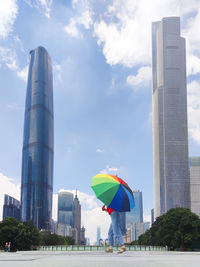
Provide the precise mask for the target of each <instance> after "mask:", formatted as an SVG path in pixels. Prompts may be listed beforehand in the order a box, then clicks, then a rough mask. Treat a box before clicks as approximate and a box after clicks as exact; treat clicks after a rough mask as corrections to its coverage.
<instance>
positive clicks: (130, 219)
mask: <svg viewBox="0 0 200 267" xmlns="http://www.w3.org/2000/svg"><path fill="white" fill-rule="evenodd" d="M133 195H134V200H135V207H134V208H133V209H132V210H131V211H130V212H126V226H127V227H129V226H130V224H132V223H136V222H141V223H142V222H143V202H142V192H140V191H133Z"/></svg>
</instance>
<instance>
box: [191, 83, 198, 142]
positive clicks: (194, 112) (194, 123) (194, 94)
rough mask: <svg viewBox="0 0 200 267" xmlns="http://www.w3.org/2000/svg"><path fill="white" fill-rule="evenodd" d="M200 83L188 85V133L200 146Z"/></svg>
mask: <svg viewBox="0 0 200 267" xmlns="http://www.w3.org/2000/svg"><path fill="white" fill-rule="evenodd" d="M199 118H200V81H192V82H191V83H189V84H188V131H189V134H190V135H191V137H192V138H193V139H194V140H195V141H196V142H197V143H198V144H200V120H199Z"/></svg>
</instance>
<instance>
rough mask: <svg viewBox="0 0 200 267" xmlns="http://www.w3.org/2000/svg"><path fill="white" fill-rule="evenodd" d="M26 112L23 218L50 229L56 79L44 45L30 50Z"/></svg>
mask: <svg viewBox="0 0 200 267" xmlns="http://www.w3.org/2000/svg"><path fill="white" fill-rule="evenodd" d="M30 55H31V56H30V65H29V74H28V85H27V93H26V107H25V115H24V138H23V154H22V181H21V205H22V214H21V215H22V221H28V220H32V221H33V223H34V225H35V226H36V227H38V228H39V229H48V230H50V226H51V215H52V193H53V155H54V152H53V81H52V80H53V79H52V64H51V59H50V56H49V54H48V52H47V51H46V49H45V48H43V47H37V48H36V49H34V50H32V51H31V52H30Z"/></svg>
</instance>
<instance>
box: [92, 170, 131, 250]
mask: <svg viewBox="0 0 200 267" xmlns="http://www.w3.org/2000/svg"><path fill="white" fill-rule="evenodd" d="M92 189H93V190H94V192H95V194H96V197H97V198H98V199H100V200H101V201H102V202H103V203H104V204H105V205H104V206H103V207H102V210H105V211H107V212H108V213H109V214H110V216H111V225H110V228H109V231H108V239H109V243H110V246H109V248H108V249H107V250H106V252H113V248H112V246H113V245H114V237H116V239H117V242H118V245H120V246H121V249H120V250H119V251H118V253H123V252H124V251H125V250H126V248H125V246H124V241H123V237H122V233H121V229H120V224H119V212H125V211H130V210H132V209H133V208H134V206H135V202H134V197H133V192H132V190H131V189H130V187H129V186H128V185H127V183H126V182H124V181H123V180H122V179H121V178H119V177H117V176H115V175H111V174H102V173H101V174H97V175H96V176H94V177H93V178H92Z"/></svg>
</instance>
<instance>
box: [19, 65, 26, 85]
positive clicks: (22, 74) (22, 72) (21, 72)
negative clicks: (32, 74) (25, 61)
mask: <svg viewBox="0 0 200 267" xmlns="http://www.w3.org/2000/svg"><path fill="white" fill-rule="evenodd" d="M17 76H18V77H19V78H21V79H22V80H24V81H25V82H27V79H28V65H27V66H26V67H25V68H23V69H19V70H18V71H17Z"/></svg>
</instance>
